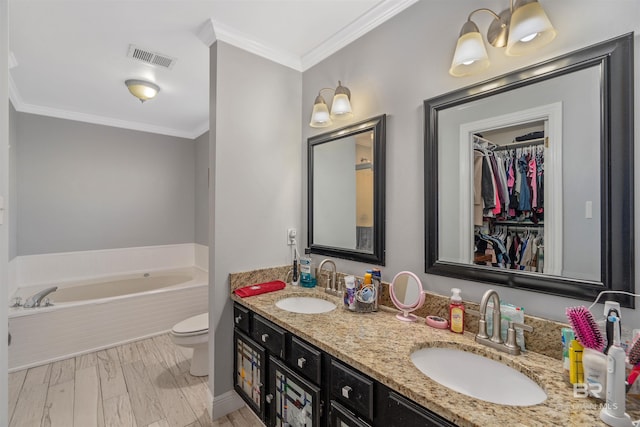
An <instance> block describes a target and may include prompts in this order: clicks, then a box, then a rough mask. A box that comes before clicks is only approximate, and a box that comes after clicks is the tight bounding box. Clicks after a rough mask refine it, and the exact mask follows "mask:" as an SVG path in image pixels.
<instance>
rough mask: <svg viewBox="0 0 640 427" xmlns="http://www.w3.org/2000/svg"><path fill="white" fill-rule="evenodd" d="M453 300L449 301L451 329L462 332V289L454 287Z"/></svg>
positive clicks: (452, 290) (458, 332)
mask: <svg viewBox="0 0 640 427" xmlns="http://www.w3.org/2000/svg"><path fill="white" fill-rule="evenodd" d="M451 292H453V295H451V301H450V303H449V329H450V330H451V332H455V333H457V334H461V333H463V332H464V304H463V303H462V297H461V296H460V289H458V288H452V289H451Z"/></svg>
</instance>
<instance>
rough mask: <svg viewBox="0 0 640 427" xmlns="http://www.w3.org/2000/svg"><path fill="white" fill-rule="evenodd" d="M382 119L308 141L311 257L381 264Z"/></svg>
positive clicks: (383, 139) (383, 170)
mask: <svg viewBox="0 0 640 427" xmlns="http://www.w3.org/2000/svg"><path fill="white" fill-rule="evenodd" d="M385 121H386V116H385V115H381V116H377V117H373V118H371V119H368V120H365V121H363V122H360V123H356V124H353V125H349V126H347V127H344V128H341V129H337V130H334V131H331V132H328V133H323V134H320V135H316V136H314V137H311V138H309V139H308V144H309V146H308V162H309V163H308V185H309V187H308V205H307V215H308V217H307V218H308V243H309V248H311V253H314V254H322V255H328V256H333V257H336V258H344V259H350V260H353V261H361V262H366V263H370V264H377V265H384V255H385V248H384V241H385V231H384V224H385V143H386V135H385V133H386V130H385V129H386V128H385Z"/></svg>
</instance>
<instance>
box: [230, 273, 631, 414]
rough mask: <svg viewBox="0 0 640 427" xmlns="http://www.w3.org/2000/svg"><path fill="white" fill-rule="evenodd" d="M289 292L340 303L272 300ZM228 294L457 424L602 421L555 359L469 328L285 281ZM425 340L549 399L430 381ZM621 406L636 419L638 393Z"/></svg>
mask: <svg viewBox="0 0 640 427" xmlns="http://www.w3.org/2000/svg"><path fill="white" fill-rule="evenodd" d="M254 283H255V282H254ZM245 284H247V285H248V284H251V283H245ZM290 296H314V297H318V298H322V299H326V300H329V301H332V302H334V303H335V304H336V305H337V306H338V308H337V309H335V310H333V311H331V312H328V313H323V314H312V315H308V314H297V313H291V312H288V311H285V310H282V309H280V308H278V307H276V306H275V302H276V301H278V300H280V299H282V298H286V297H290ZM231 298H232V299H233V300H234V301H237V302H238V303H240V304H242V305H244V306H246V307H248V308H249V309H251V310H253V311H254V312H256V313H258V314H260V315H261V316H263V317H265V318H267V319H269V320H271V321H272V322H274V323H276V324H277V325H279V326H281V327H283V328H285V329H287V330H289V331H291V332H292V333H294V334H296V335H298V336H300V337H301V338H303V339H305V340H307V341H308V342H310V343H311V344H313V345H315V346H317V347H318V348H320V349H322V350H324V351H325V352H327V353H329V354H331V355H333V356H335V357H337V358H338V359H340V360H342V361H344V362H346V363H347V364H349V365H351V366H353V367H354V368H356V369H358V370H360V371H362V372H363V373H365V374H367V375H369V376H370V377H372V378H374V379H376V380H377V381H379V382H381V383H383V384H385V385H387V386H389V387H390V388H392V389H394V390H396V391H397V392H399V393H400V394H403V395H405V396H407V397H408V398H410V399H412V400H414V401H415V402H417V403H419V404H420V405H422V406H424V407H425V408H427V409H429V410H431V411H433V412H435V413H437V414H439V415H440V416H442V417H444V418H446V419H448V420H450V421H452V422H454V423H456V424H458V425H460V426H489V425H500V424H502V425H509V426H550V425H555V426H582V425H589V426H599V425H602V426H605V425H606V424H604V423H603V422H602V421H600V416H599V414H600V408H601V405H602V403H603V402H601V401H598V400H595V399H592V398H587V399H585V398H575V397H573V387H572V386H571V385H570V384H568V382H566V381H565V379H564V377H563V370H562V363H561V362H560V361H559V360H557V359H553V358H550V357H547V356H544V355H541V354H538V353H534V352H530V351H529V352H526V353H524V354H521V355H519V356H511V355H509V354H507V353H503V352H499V351H497V350H493V349H491V348H488V347H486V346H483V345H480V344H477V343H476V342H475V341H474V335H473V334H471V333H468V332H465V333H464V334H454V333H452V332H449V331H448V330H440V329H434V328H431V327H429V326H427V325H426V324H425V323H424V321H418V322H415V323H409V322H401V321H399V320H397V319H396V318H395V315H394V313H393V312H389V311H378V312H376V313H353V312H351V311H348V310H345V309H344V308H343V306H342V301H341V300H340V299H339V298H337V297H334V296H331V295H329V294H326V293H324V292H323V291H322V290H320V289H318V288H313V289H305V288H300V287H297V286H296V287H293V286H290V285H287V287H286V288H285V289H283V290H280V291H277V292H271V293H266V294H262V295H257V296H252V297H248V298H239V297H237V296H236V295H235V294H233V293H232V294H231ZM429 346H436V347H450V348H461V349H464V350H466V351H470V352H473V353H477V354H481V355H483V356H485V357H489V358H491V359H494V360H498V361H501V362H502V363H504V364H506V365H508V366H511V367H513V368H515V369H516V370H518V371H520V372H522V373H524V374H525V375H527V376H528V377H529V378H531V379H532V380H534V381H535V382H536V383H537V384H539V385H540V386H541V387H542V388H543V389H544V390H545V392H546V393H547V396H548V398H547V400H546V401H545V402H544V403H542V404H539V405H534V406H526V407H521V406H503V405H498V404H494V403H488V402H485V401H482V400H478V399H475V398H472V397H468V396H466V395H463V394H460V393H458V392H455V391H453V390H451V389H449V388H447V387H445V386H442V385H440V384H438V383H437V382H435V381H433V380H431V379H430V378H429V377H427V376H426V375H424V374H423V373H422V372H420V371H419V370H418V368H416V367H415V366H414V365H413V363H412V362H411V357H410V355H411V353H412V352H413V351H415V350H417V349H420V348H424V347H429ZM632 406H633V407H632ZM627 412H628V413H630V415H631V417H632V418H633V419H638V418H640V405H638V400H637V399H627Z"/></svg>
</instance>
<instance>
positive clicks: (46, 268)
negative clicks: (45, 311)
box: [14, 243, 202, 287]
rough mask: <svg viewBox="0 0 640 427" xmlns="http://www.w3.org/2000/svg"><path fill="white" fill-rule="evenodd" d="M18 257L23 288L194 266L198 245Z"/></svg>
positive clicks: (17, 273) (19, 282)
mask: <svg viewBox="0 0 640 427" xmlns="http://www.w3.org/2000/svg"><path fill="white" fill-rule="evenodd" d="M200 251H202V249H200ZM14 260H15V274H14V277H15V279H14V280H15V281H16V283H15V285H17V287H21V286H34V285H42V284H50V283H56V282H65V281H69V280H82V279H87V278H93V277H102V276H109V275H115V274H127V273H131V272H142V271H152V270H165V269H171V268H181V267H190V266H193V265H196V248H195V244H194V243H183V244H176V245H159V246H142V247H135V248H118V249H102V250H94V251H78V252H58V253H49V254H39V255H24V256H18V257H16V258H14Z"/></svg>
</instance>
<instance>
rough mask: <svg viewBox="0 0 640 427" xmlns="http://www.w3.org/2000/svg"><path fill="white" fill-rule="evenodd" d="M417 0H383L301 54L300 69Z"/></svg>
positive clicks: (306, 68) (310, 64)
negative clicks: (316, 45)
mask: <svg viewBox="0 0 640 427" xmlns="http://www.w3.org/2000/svg"><path fill="white" fill-rule="evenodd" d="M417 1H418V0H384V1H383V2H381V3H380V4H378V5H377V6H375V7H374V8H372V9H371V10H369V11H368V12H367V13H365V14H364V15H362V16H361V17H359V18H358V19H356V20H355V21H353V22H352V23H351V24H349V25H348V26H346V27H344V28H343V29H342V30H340V31H338V32H337V33H335V34H334V35H333V36H331V37H329V38H328V39H327V40H325V41H324V42H323V43H322V44H320V45H319V46H318V47H316V48H314V49H312V50H310V51H309V52H307V53H305V54H304V55H302V58H301V59H300V62H301V63H302V71H306V70H308V69H309V68H311V67H313V66H314V65H316V64H317V63H319V62H321V61H322V60H324V59H326V58H328V57H329V56H331V55H333V54H334V53H336V52H337V51H339V50H340V49H342V48H343V47H345V46H347V45H348V44H349V43H351V42H353V41H354V40H356V39H357V38H359V37H361V36H363V35H364V34H366V33H368V32H369V31H371V30H373V29H374V28H376V27H377V26H378V25H380V24H382V23H384V22H385V21H387V20H389V19H391V18H393V17H394V16H396V15H397V14H398V13H400V12H402V11H403V10H405V9H406V8H408V7H409V6H411V5H413V4H414V3H416V2H417Z"/></svg>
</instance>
